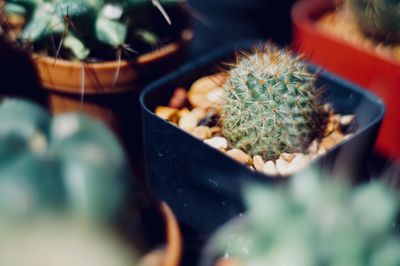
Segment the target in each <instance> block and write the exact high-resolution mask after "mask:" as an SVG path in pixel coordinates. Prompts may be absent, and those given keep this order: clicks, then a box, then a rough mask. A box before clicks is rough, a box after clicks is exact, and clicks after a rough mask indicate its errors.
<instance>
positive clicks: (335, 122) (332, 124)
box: [323, 115, 339, 137]
mask: <svg viewBox="0 0 400 266" xmlns="http://www.w3.org/2000/svg"><path fill="white" fill-rule="evenodd" d="M338 126H339V119H338V118H337V117H336V116H335V115H330V116H329V119H328V123H327V125H326V127H325V130H324V133H323V136H324V137H326V136H329V135H330V134H331V133H332V132H333V131H335V130H336V129H337V128H338Z"/></svg>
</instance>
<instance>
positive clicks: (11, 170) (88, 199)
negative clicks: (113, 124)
mask: <svg viewBox="0 0 400 266" xmlns="http://www.w3.org/2000/svg"><path fill="white" fill-rule="evenodd" d="M0 130H1V132H2V134H1V137H0V164H1V169H0V191H1V193H0V194H1V195H0V207H1V209H2V215H1V217H0V234H1V235H2V237H1V240H0V246H1V247H2V248H1V251H0V253H1V254H2V256H1V259H0V260H1V261H2V262H3V263H1V264H9V263H11V261H14V262H15V261H17V262H15V263H12V264H18V265H30V264H31V263H41V265H45V263H50V265H56V262H55V261H54V259H55V260H56V261H58V260H61V258H62V256H67V257H68V258H71V259H72V258H81V259H82V257H81V254H82V250H81V248H84V246H81V245H87V246H86V248H87V247H88V246H90V247H91V248H92V249H90V250H87V252H88V253H87V254H86V253H85V254H86V255H88V257H86V256H85V258H87V259H90V261H88V263H92V264H94V265H99V264H95V261H96V260H100V261H102V259H104V260H105V261H108V262H110V261H115V260H116V261H121V260H122V261H125V263H127V262H126V260H129V258H132V259H133V258H134V257H136V258H137V259H139V258H140V257H143V256H144V255H145V254H147V253H149V252H152V251H153V250H155V248H160V249H157V251H155V252H154V253H151V254H152V255H151V257H152V258H153V259H155V258H158V263H156V264H152V265H171V266H172V265H174V266H176V265H178V263H179V259H180V252H181V247H180V235H179V229H178V227H177V223H176V220H175V219H174V216H173V214H172V212H171V211H170V210H169V208H168V206H167V205H165V204H164V203H161V204H160V205H159V203H157V202H156V201H154V199H153V198H151V197H149V196H148V195H147V194H146V193H145V192H144V191H141V190H139V189H138V188H137V187H136V186H134V185H133V178H132V176H131V175H130V169H129V166H128V161H127V159H126V157H125V154H124V152H123V150H122V148H121V146H120V145H119V143H118V141H117V139H116V138H115V137H114V135H113V134H112V133H111V132H110V130H109V129H107V128H106V127H105V126H104V125H103V124H102V123H100V122H98V121H96V120H93V119H92V118H89V117H88V116H85V115H80V114H74V113H69V114H64V115H61V116H58V117H55V118H53V119H52V118H51V116H50V115H49V114H48V113H47V112H46V111H45V110H43V109H42V108H40V107H38V106H36V105H34V104H31V103H30V102H27V101H22V100H12V99H11V100H10V99H9V100H5V101H3V102H2V104H1V105H0ZM158 205H159V206H158ZM163 226H165V227H164V228H163ZM63 229H65V231H64V230H63ZM10 230H11V231H10ZM107 236H108V237H107ZM80 237H82V238H80ZM6 239H7V240H6ZM52 241H55V242H56V243H55V244H54V245H52V244H51V243H52ZM82 241H83V242H82ZM98 241H106V242H103V243H98ZM74 243H76V244H77V245H78V247H76V248H75V245H74ZM113 244H115V245H113ZM43 245H44V246H45V248H44V247H43ZM16 247H18V248H17V249H15V248H16ZM118 247H120V248H119V249H116V248H118ZM121 247H122V248H121ZM32 250H36V251H37V253H36V252H32ZM49 250H52V252H50V254H49V253H48V252H49ZM101 250H103V252H104V253H102V251H101ZM121 250H122V251H121ZM108 251H109V252H108ZM118 251H120V252H121V253H118ZM113 252H114V253H113ZM115 252H117V253H115ZM99 253H100V254H99ZM131 255H132V256H131ZM118 256H120V257H118ZM149 256H150V255H149ZM35 260H36V261H35ZM37 260H40V262H39V261H37ZM52 260H53V261H52ZM146 260H148V258H146ZM66 261H67V262H68V261H69V260H66ZM69 262H70V261H69ZM24 263H25V264H24ZM26 263H30V264H26ZM52 263H53V264H52ZM57 263H60V262H57ZM61 263H65V261H64V262H63V260H61ZM101 263H103V262H101ZM131 263H134V261H132V262H131ZM128 264H129V263H128ZM46 265H49V264H46ZM57 265H64V264H57ZM110 265H111V262H110ZM117 265H120V264H117ZM122 265H126V264H122Z"/></svg>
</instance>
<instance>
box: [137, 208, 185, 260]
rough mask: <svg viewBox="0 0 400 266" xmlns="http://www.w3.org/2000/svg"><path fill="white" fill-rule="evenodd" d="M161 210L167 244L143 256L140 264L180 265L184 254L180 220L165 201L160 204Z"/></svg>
mask: <svg viewBox="0 0 400 266" xmlns="http://www.w3.org/2000/svg"><path fill="white" fill-rule="evenodd" d="M160 212H161V214H162V216H163V218H164V222H165V232H166V233H165V239H166V241H165V242H166V243H165V244H166V245H165V247H164V248H163V249H156V250H153V251H151V252H149V253H147V254H146V255H145V256H143V257H142V258H141V259H140V261H139V263H138V266H178V265H179V263H180V260H181V255H182V239H181V234H180V231H179V227H178V222H177V221H176V218H175V216H174V214H173V213H172V211H171V209H170V208H169V207H168V205H167V204H166V203H165V202H162V203H161V204H160Z"/></svg>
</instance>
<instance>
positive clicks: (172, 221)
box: [160, 202, 182, 266]
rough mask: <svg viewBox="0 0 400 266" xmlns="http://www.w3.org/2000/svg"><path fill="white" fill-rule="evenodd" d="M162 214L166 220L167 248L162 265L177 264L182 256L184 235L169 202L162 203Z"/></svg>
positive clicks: (171, 265)
mask: <svg viewBox="0 0 400 266" xmlns="http://www.w3.org/2000/svg"><path fill="white" fill-rule="evenodd" d="M160 210H161V214H162V215H163V217H164V220H165V228H166V236H165V237H166V244H167V245H166V248H165V257H164V259H163V261H162V264H161V265H160V266H177V265H179V262H180V259H181V256H182V237H181V232H180V229H179V225H178V221H177V220H176V217H175V215H174V213H173V212H172V210H171V208H170V207H169V206H168V204H167V203H165V202H161V203H160Z"/></svg>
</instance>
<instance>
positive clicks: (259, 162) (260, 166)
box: [253, 155, 264, 172]
mask: <svg viewBox="0 0 400 266" xmlns="http://www.w3.org/2000/svg"><path fill="white" fill-rule="evenodd" d="M253 165H254V168H255V169H256V170H257V171H260V172H264V160H263V159H262V157H261V156H260V155H255V156H254V157H253Z"/></svg>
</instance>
